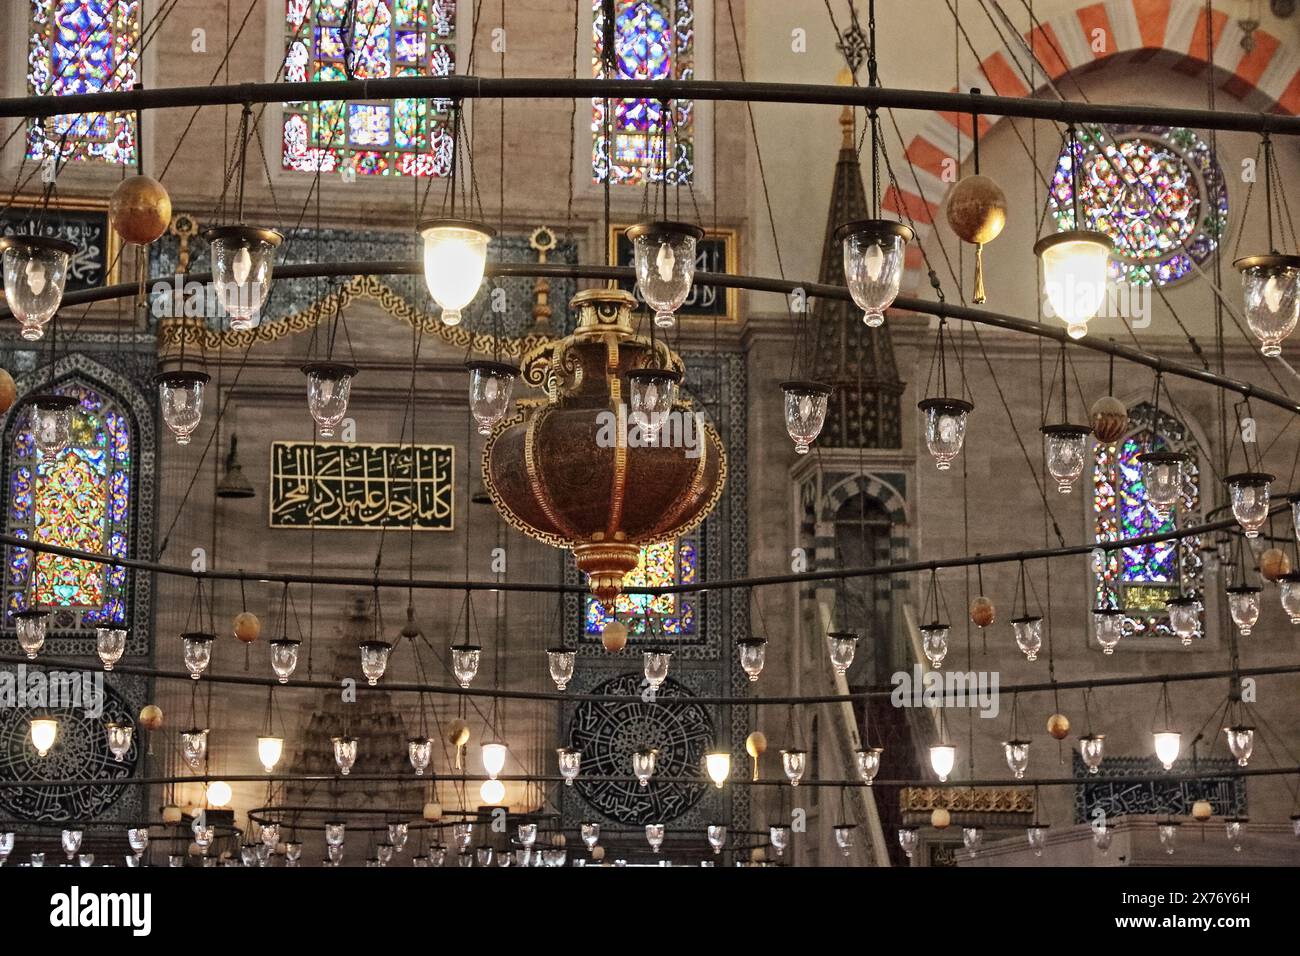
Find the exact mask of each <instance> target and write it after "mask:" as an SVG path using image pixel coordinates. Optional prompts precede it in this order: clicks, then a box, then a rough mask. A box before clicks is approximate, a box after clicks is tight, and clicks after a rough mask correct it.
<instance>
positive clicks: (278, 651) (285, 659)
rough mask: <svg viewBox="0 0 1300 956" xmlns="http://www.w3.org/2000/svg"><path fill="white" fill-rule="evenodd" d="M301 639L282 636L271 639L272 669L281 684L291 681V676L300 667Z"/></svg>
mask: <svg viewBox="0 0 1300 956" xmlns="http://www.w3.org/2000/svg"><path fill="white" fill-rule="evenodd" d="M301 645H302V642H301V641H296V640H294V639H293V638H289V637H282V638H278V639H276V640H274V641H271V670H272V671H274V672H275V676H276V679H277V680H279V681H280V683H281V684H287V683H289V678H290V677H292V676H293V672H294V671H295V670H297V669H298V650H299V648H300V646H301Z"/></svg>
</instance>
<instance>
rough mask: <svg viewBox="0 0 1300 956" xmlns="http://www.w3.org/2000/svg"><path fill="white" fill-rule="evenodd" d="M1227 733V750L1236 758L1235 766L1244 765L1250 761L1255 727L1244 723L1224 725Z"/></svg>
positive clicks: (1253, 745)
mask: <svg viewBox="0 0 1300 956" xmlns="http://www.w3.org/2000/svg"><path fill="white" fill-rule="evenodd" d="M1223 732H1224V733H1225V734H1227V735H1228V750H1230V751H1231V752H1232V755H1233V756H1234V757H1236V758H1237V766H1238V767H1244V766H1246V765H1247V764H1248V763H1250V755H1251V753H1252V752H1253V751H1254V749H1255V728H1254V727H1247V726H1246V725H1244V724H1236V725H1233V726H1232V727H1224V728H1223Z"/></svg>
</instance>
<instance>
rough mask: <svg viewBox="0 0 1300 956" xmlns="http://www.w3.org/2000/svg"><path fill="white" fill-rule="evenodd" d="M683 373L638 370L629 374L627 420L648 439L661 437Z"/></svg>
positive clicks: (672, 370)
mask: <svg viewBox="0 0 1300 956" xmlns="http://www.w3.org/2000/svg"><path fill="white" fill-rule="evenodd" d="M681 378H682V376H681V373H680V372H678V371H677V370H676V369H671V368H637V369H633V370H632V371H630V372H628V373H627V383H628V420H629V421H631V422H632V424H634V425H636V426H637V427H638V428H639V429H641V431H642V432H643V433H644V435H645V436H646V437H647V438H651V439H653V438H655V437H656V436H658V434H659V432H660V430H661V429H662V428H663V424H664V422H665V421H667V418H668V413H669V412H671V411H672V410H673V403H674V402H675V401H677V383H678V382H680V381H681Z"/></svg>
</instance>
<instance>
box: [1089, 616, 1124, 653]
mask: <svg viewBox="0 0 1300 956" xmlns="http://www.w3.org/2000/svg"><path fill="white" fill-rule="evenodd" d="M1125 620H1126V618H1125V614H1124V611H1123V610H1122V609H1120V608H1114V607H1099V608H1094V609H1093V611H1092V630H1093V633H1094V634H1096V635H1097V643H1098V644H1100V645H1101V652H1102V653H1103V654H1108V655H1109V654H1114V653H1115V645H1117V644H1118V643H1119V642H1120V639H1121V638H1123V637H1124V625H1125Z"/></svg>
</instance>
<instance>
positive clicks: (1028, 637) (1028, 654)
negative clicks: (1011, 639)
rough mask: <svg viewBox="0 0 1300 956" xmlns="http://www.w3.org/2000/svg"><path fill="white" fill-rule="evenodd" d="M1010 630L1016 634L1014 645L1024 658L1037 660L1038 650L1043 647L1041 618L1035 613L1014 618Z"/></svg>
mask: <svg viewBox="0 0 1300 956" xmlns="http://www.w3.org/2000/svg"><path fill="white" fill-rule="evenodd" d="M1011 630H1012V632H1013V633H1014V634H1015V635H1016V647H1018V648H1020V651H1021V653H1023V654H1024V655H1025V660H1027V661H1030V662H1032V661H1036V660H1038V652H1039V651H1040V650H1041V649H1042V647H1043V619H1042V618H1041V617H1039V616H1038V615H1036V614H1031V615H1026V616H1024V617H1018V618H1015V619H1014V620H1013V621H1012V622H1011Z"/></svg>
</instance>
